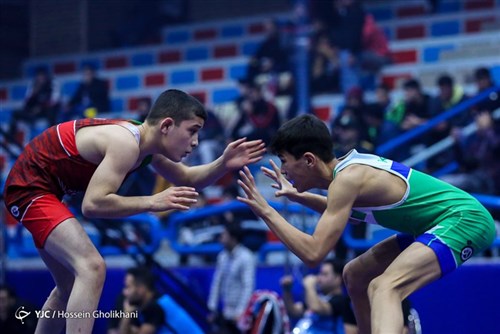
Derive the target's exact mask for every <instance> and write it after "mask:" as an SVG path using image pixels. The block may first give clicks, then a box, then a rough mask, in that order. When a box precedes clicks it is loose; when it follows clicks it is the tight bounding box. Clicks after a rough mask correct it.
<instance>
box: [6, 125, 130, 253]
mask: <svg viewBox="0 0 500 334" xmlns="http://www.w3.org/2000/svg"><path fill="white" fill-rule="evenodd" d="M120 123H121V125H124V126H126V124H130V123H128V122H127V121H124V120H116V119H95V118H94V119H81V120H77V121H70V122H65V123H61V124H58V125H56V126H53V127H51V128H49V129H47V130H46V131H44V132H43V133H41V134H40V135H39V136H38V137H35V138H34V139H33V140H32V141H31V142H30V143H29V144H28V145H27V146H26V148H25V149H24V151H23V153H22V154H21V155H20V156H19V158H18V159H17V161H16V162H15V164H14V166H13V167H12V169H11V171H10V173H9V176H8V177H7V182H6V184H5V190H4V197H5V204H6V206H7V208H8V210H9V212H10V213H11V214H12V216H14V218H15V219H16V220H17V221H19V222H21V223H22V224H23V225H24V226H25V227H26V228H27V229H28V230H29V231H30V232H31V234H32V235H33V238H34V240H35V244H36V246H37V247H38V248H43V245H44V243H45V240H46V239H47V237H48V235H49V234H50V232H51V231H52V230H53V229H54V227H56V226H57V225H58V224H59V223H61V222H63V221H64V220H66V219H68V218H71V217H73V216H74V215H73V214H72V213H71V212H70V211H69V210H68V208H67V207H66V206H65V205H64V204H62V203H61V200H62V198H63V196H64V195H65V194H69V195H71V194H74V193H75V192H79V191H85V190H86V188H87V185H88V183H89V181H90V179H91V177H92V175H93V174H94V172H95V170H96V168H97V165H95V164H93V163H90V162H88V161H86V160H85V159H83V158H82V157H81V156H80V154H79V152H78V150H77V147H76V140H75V135H76V132H77V131H78V130H79V129H80V128H83V127H86V126H94V125H107V124H120ZM126 128H128V129H131V127H129V126H126ZM131 131H132V130H131Z"/></svg>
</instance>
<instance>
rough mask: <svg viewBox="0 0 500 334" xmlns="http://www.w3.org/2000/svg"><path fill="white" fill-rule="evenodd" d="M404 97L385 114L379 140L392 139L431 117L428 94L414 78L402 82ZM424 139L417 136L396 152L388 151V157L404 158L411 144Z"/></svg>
mask: <svg viewBox="0 0 500 334" xmlns="http://www.w3.org/2000/svg"><path fill="white" fill-rule="evenodd" d="M403 91H404V98H403V100H402V101H400V102H399V103H397V104H396V105H395V106H394V108H393V109H391V110H390V111H389V112H388V113H387V114H386V115H385V120H384V123H383V125H382V130H381V138H380V139H381V142H386V141H387V140H390V139H393V138H395V137H397V136H398V135H400V134H402V133H404V132H406V131H409V130H411V129H414V128H416V127H418V126H420V125H422V124H424V123H425V122H427V121H428V120H429V119H430V118H431V116H432V115H431V113H430V101H431V98H430V96H429V95H428V94H426V93H424V92H423V91H422V89H421V87H420V82H418V81H417V80H416V79H409V80H407V81H406V82H405V83H404V84H403ZM426 143H427V141H426V139H425V138H424V139H423V138H422V137H419V138H416V139H414V140H412V141H411V142H408V143H406V144H404V145H403V146H400V147H399V148H398V152H389V153H388V154H387V155H388V157H389V158H393V159H399V160H404V159H406V158H407V157H408V156H409V155H410V153H411V149H412V147H413V146H415V145H418V144H426Z"/></svg>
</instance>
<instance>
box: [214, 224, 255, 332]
mask: <svg viewBox="0 0 500 334" xmlns="http://www.w3.org/2000/svg"><path fill="white" fill-rule="evenodd" d="M242 240H243V230H242V229H241V226H240V225H239V224H236V223H228V224H226V225H225V228H224V231H223V232H222V234H221V236H220V242H221V243H222V245H223V246H224V249H223V250H222V251H221V252H220V253H219V254H218V256H217V264H216V267H215V272H214V276H213V279H212V283H211V286H210V294H209V298H208V309H209V310H210V312H211V313H210V314H209V315H208V321H209V322H210V323H211V324H212V333H214V334H232V333H236V334H238V333H240V331H239V329H238V327H237V322H238V319H239V318H240V316H242V315H243V313H244V312H245V309H246V307H247V305H248V302H249V301H250V297H251V296H252V293H253V291H254V288H255V270H256V263H255V258H254V255H253V254H252V252H251V251H250V250H249V249H248V248H246V247H245V246H243V245H242V243H241V242H242ZM220 305H221V306H222V310H220V309H219V306H220Z"/></svg>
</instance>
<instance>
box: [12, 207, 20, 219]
mask: <svg viewBox="0 0 500 334" xmlns="http://www.w3.org/2000/svg"><path fill="white" fill-rule="evenodd" d="M10 213H12V215H13V216H14V217H16V218H17V217H19V207H18V206H17V205H14V206H13V207H11V208H10Z"/></svg>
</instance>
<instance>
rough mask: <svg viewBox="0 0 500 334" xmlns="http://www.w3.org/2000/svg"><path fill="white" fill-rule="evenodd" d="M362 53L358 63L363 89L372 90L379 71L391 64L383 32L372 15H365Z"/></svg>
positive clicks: (387, 44)
mask: <svg viewBox="0 0 500 334" xmlns="http://www.w3.org/2000/svg"><path fill="white" fill-rule="evenodd" d="M362 36H363V37H362V43H363V47H362V48H363V51H362V52H361V55H360V63H361V70H362V78H363V87H364V88H365V89H367V88H374V87H372V85H373V84H374V83H375V81H376V76H377V75H378V74H379V73H380V70H381V69H382V68H383V67H384V66H386V65H389V64H390V63H391V62H392V59H391V52H390V50H389V43H388V41H387V37H386V35H385V32H384V31H383V30H382V29H381V28H380V27H379V26H378V25H377V22H375V18H374V17H373V15H372V14H369V13H367V14H366V15H365V21H364V24H363V35H362Z"/></svg>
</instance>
